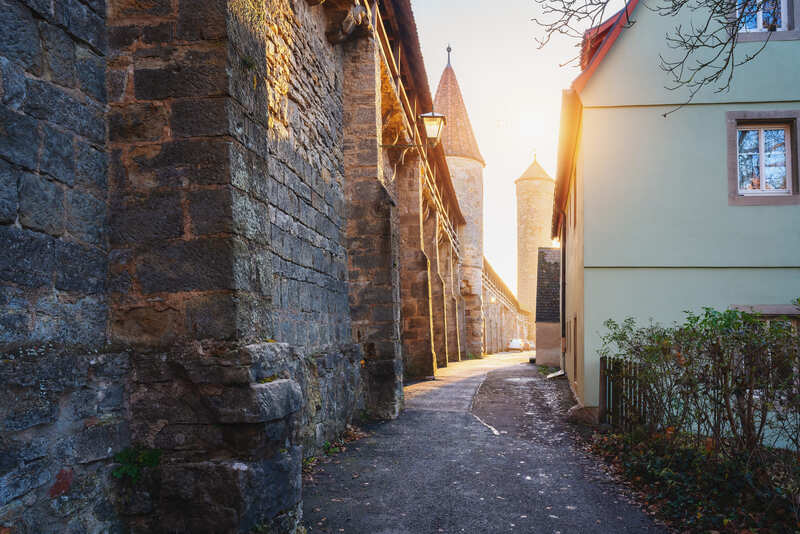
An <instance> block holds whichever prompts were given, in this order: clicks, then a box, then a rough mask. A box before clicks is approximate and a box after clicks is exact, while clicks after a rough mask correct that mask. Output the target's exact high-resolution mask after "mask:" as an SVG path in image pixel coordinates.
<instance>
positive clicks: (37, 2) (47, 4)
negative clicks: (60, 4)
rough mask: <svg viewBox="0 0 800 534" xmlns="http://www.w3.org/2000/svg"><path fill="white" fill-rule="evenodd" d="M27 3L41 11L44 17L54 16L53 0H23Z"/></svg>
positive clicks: (36, 10)
mask: <svg viewBox="0 0 800 534" xmlns="http://www.w3.org/2000/svg"><path fill="white" fill-rule="evenodd" d="M23 2H24V3H25V5H27V6H28V7H29V8H31V9H32V10H34V11H35V12H36V13H39V14H40V15H41V16H42V17H44V18H49V17H52V16H53V2H52V0H23Z"/></svg>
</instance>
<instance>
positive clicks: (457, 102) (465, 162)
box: [434, 46, 486, 354]
mask: <svg viewBox="0 0 800 534" xmlns="http://www.w3.org/2000/svg"><path fill="white" fill-rule="evenodd" d="M450 52H451V48H450V47H449V46H448V47H447V67H445V69H444V72H443V73H442V78H441V79H440V80H439V88H438V89H437V90H436V98H435V100H434V109H435V110H436V111H437V112H439V113H444V114H445V115H446V116H447V125H446V126H445V128H444V132H443V133H442V146H443V147H444V151H445V155H446V156H447V166H448V168H449V169H450V176H451V177H452V179H453V186H454V187H455V190H456V196H458V203H459V205H460V206H461V211H462V213H463V214H464V219H466V221H467V223H466V224H465V225H464V227H463V228H462V230H461V233H460V235H459V239H460V241H461V247H462V251H461V256H462V269H461V270H462V273H461V295H462V296H463V297H464V323H465V330H466V332H465V340H464V341H465V342H464V347H465V350H466V352H467V353H470V354H482V353H483V352H484V343H483V296H482V293H483V291H482V288H483V279H482V275H483V168H484V167H485V166H486V164H485V163H484V161H483V156H481V152H480V150H479V149H478V143H477V141H476V140H475V134H474V133H473V131H472V125H471V124H470V122H469V115H468V114H467V108H466V106H465V105H464V98H463V96H462V95H461V89H460V88H459V86H458V80H456V73H455V71H453V67H452V66H451V65H450Z"/></svg>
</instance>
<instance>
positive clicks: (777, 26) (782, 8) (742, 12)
mask: <svg viewBox="0 0 800 534" xmlns="http://www.w3.org/2000/svg"><path fill="white" fill-rule="evenodd" d="M788 3H789V0H739V1H738V2H737V4H736V6H737V7H736V15H737V18H738V19H739V20H740V21H741V25H742V26H741V28H740V30H739V31H742V32H767V31H785V30H787V29H788V17H787V13H788V5H787V4H788Z"/></svg>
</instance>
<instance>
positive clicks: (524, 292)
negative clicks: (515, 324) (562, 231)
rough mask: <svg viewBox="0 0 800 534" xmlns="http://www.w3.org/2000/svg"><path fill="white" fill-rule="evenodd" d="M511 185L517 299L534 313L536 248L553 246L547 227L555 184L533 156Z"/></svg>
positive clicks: (537, 250) (537, 251)
mask: <svg viewBox="0 0 800 534" xmlns="http://www.w3.org/2000/svg"><path fill="white" fill-rule="evenodd" d="M514 183H515V184H516V186H517V297H518V299H519V302H520V304H521V305H522V307H523V308H525V309H526V310H528V311H529V312H531V313H535V312H536V273H537V267H538V262H539V247H552V246H553V245H552V241H551V239H550V226H551V224H552V219H553V194H554V189H555V182H554V181H553V179H552V178H551V177H550V175H548V174H547V172H545V170H544V169H543V168H542V166H541V165H539V162H538V161H536V155H534V156H533V163H532V164H531V166H530V167H528V169H527V170H526V171H525V172H524V173H522V176H520V177H519V178H518V179H517V181H516V182H514Z"/></svg>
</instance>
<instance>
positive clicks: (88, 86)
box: [75, 46, 106, 102]
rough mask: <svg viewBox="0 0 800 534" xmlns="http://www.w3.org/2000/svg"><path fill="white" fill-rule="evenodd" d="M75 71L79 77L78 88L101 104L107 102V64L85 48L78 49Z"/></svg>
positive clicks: (79, 47)
mask: <svg viewBox="0 0 800 534" xmlns="http://www.w3.org/2000/svg"><path fill="white" fill-rule="evenodd" d="M76 61H77V63H76V64H75V71H76V74H77V76H78V87H80V89H81V90H82V91H83V92H84V93H86V94H88V95H89V96H91V97H92V98H94V99H95V100H98V101H100V102H105V101H106V74H105V71H106V62H105V60H104V58H103V57H101V56H99V55H97V54H95V53H94V52H92V51H91V50H89V49H88V48H86V47H84V46H78V47H77V49H76Z"/></svg>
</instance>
